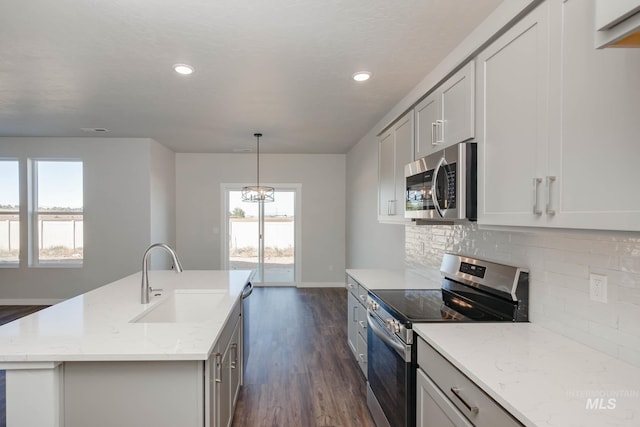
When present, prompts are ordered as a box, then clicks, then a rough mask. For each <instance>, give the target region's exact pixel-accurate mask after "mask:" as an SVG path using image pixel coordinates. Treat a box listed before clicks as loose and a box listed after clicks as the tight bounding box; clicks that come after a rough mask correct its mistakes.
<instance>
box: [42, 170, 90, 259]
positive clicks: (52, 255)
mask: <svg viewBox="0 0 640 427" xmlns="http://www.w3.org/2000/svg"><path fill="white" fill-rule="evenodd" d="M33 174H34V175H33V183H34V185H33V206H34V209H33V233H32V237H33V241H32V244H33V251H32V256H33V258H32V259H33V262H32V264H34V265H47V266H51V265H52V264H80V265H81V264H82V260H83V257H84V256H83V240H84V239H83V219H84V214H83V193H82V189H83V185H82V184H83V183H82V162H81V161H71V160H62V161H61V160H35V161H34V162H33Z"/></svg>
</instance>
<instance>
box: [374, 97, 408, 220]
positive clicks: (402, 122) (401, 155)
mask: <svg viewBox="0 0 640 427" xmlns="http://www.w3.org/2000/svg"><path fill="white" fill-rule="evenodd" d="M413 134H414V129H413V110H411V111H409V112H408V113H407V114H405V115H404V116H402V117H401V118H400V119H398V120H397V121H396V122H395V123H394V124H393V125H392V126H391V128H390V129H389V130H388V131H387V132H385V133H384V134H382V135H381V136H380V137H379V139H378V141H379V142H378V143H379V151H378V154H379V158H378V220H379V221H388V222H400V223H404V222H407V220H406V219H405V217H404V192H405V179H404V166H405V165H406V164H407V163H410V162H411V161H412V160H413Z"/></svg>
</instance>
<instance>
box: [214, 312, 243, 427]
mask: <svg viewBox="0 0 640 427" xmlns="http://www.w3.org/2000/svg"><path fill="white" fill-rule="evenodd" d="M239 309H240V306H239V305H238V309H237V312H236V310H235V309H234V312H233V315H232V317H231V319H230V321H229V322H227V324H226V325H225V327H224V329H223V330H222V333H221V334H220V338H219V339H218V342H217V343H216V345H215V347H214V349H213V352H212V353H211V357H210V358H209V363H208V365H209V369H208V371H209V374H208V375H207V378H208V379H209V402H210V403H209V407H210V409H211V411H210V417H209V426H210V427H228V426H230V425H231V421H232V420H233V410H234V408H235V405H236V401H237V399H238V393H239V392H240V372H241V369H242V367H241V361H242V355H241V354H240V350H241V341H240V337H241V333H240V328H241V327H240V325H241V324H242V323H241V321H240V316H239Z"/></svg>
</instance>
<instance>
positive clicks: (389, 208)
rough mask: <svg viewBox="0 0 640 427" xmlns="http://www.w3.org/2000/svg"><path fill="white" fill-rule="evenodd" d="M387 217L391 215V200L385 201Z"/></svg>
mask: <svg viewBox="0 0 640 427" xmlns="http://www.w3.org/2000/svg"><path fill="white" fill-rule="evenodd" d="M387 215H391V200H387Z"/></svg>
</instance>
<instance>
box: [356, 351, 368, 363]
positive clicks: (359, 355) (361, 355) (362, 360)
mask: <svg viewBox="0 0 640 427" xmlns="http://www.w3.org/2000/svg"><path fill="white" fill-rule="evenodd" d="M358 359H360V361H361V362H362V363H366V360H364V354H362V353H360V354H358Z"/></svg>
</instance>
